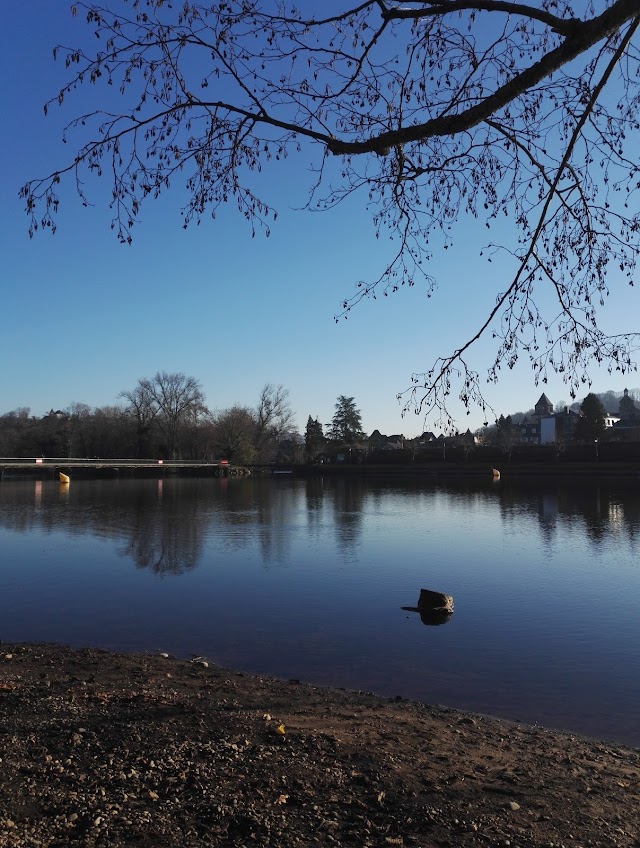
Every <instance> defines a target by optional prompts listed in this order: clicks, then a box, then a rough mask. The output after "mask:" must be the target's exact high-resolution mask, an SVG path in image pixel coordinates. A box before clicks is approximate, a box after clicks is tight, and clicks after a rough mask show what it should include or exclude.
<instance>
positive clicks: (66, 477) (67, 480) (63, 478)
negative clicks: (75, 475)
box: [58, 471, 71, 483]
mask: <svg viewBox="0 0 640 848" xmlns="http://www.w3.org/2000/svg"><path fill="white" fill-rule="evenodd" d="M58 474H59V476H60V482H61V483H70V482H71V478H70V477H69V475H68V474H63V473H62V471H59V472H58Z"/></svg>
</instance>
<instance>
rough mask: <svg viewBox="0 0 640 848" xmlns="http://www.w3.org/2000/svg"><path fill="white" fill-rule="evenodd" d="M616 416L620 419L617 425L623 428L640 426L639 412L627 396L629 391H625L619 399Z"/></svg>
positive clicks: (631, 399)
mask: <svg viewBox="0 0 640 848" xmlns="http://www.w3.org/2000/svg"><path fill="white" fill-rule="evenodd" d="M618 416H619V418H620V421H619V423H620V424H621V425H622V426H623V427H628V426H632V427H634V426H637V425H638V424H640V410H638V409H637V408H636V405H635V402H634V400H633V398H632V397H631V396H630V395H629V389H625V390H624V394H623V395H622V397H621V398H620V407H619V410H618Z"/></svg>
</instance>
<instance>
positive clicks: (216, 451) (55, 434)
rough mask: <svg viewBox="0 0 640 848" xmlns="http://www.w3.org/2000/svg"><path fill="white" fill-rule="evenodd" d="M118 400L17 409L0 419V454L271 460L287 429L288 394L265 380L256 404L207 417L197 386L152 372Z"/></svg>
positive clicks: (290, 423) (194, 382) (191, 380)
mask: <svg viewBox="0 0 640 848" xmlns="http://www.w3.org/2000/svg"><path fill="white" fill-rule="evenodd" d="M118 400H119V401H120V403H118V404H115V405H112V406H102V407H95V408H93V409H92V408H91V407H89V406H88V405H87V404H84V403H72V404H71V405H70V406H69V407H68V408H66V409H64V410H55V411H54V410H53V409H52V410H51V411H50V412H49V413H48V414H47V415H44V416H43V417H41V418H38V417H35V416H32V415H31V414H30V409H28V408H25V407H23V408H20V409H16V410H13V411H12V412H8V413H6V414H4V415H1V416H0V456H15V457H21V456H45V457H47V456H49V457H68V456H76V457H89V458H93V457H95V458H100V459H116V458H120V459H139V458H148V457H154V458H155V457H157V458H160V459H193V460H214V459H227V460H229V462H232V463H236V464H246V463H253V462H270V461H273V460H274V459H276V458H277V454H278V451H279V450H280V445H281V444H282V443H283V441H286V439H285V437H286V436H287V435H289V434H290V433H291V430H292V428H293V411H292V409H291V406H290V404H289V391H288V390H287V389H285V388H284V387H283V386H276V385H274V384H272V383H266V384H265V385H264V387H263V388H262V390H261V392H260V395H259V397H258V401H257V403H256V405H255V406H253V407H251V406H239V405H235V406H232V407H229V408H227V409H222V410H219V411H215V412H212V411H211V410H209V409H208V408H207V406H206V404H205V396H204V392H203V390H202V386H201V384H200V382H199V381H198V380H197V379H196V378H195V377H190V376H187V375H186V374H182V373H167V372H165V371H158V372H157V373H156V374H155V375H154V376H153V377H152V378H146V377H144V378H140V379H139V380H138V381H137V383H136V384H135V386H134V387H133V388H132V389H127V390H125V391H123V392H121V393H120V395H119V397H118Z"/></svg>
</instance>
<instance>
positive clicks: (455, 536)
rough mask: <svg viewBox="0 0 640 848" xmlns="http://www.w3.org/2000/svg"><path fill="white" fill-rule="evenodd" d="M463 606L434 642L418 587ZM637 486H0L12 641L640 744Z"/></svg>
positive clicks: (179, 482)
mask: <svg viewBox="0 0 640 848" xmlns="http://www.w3.org/2000/svg"><path fill="white" fill-rule="evenodd" d="M422 588H426V589H433V590H436V591H440V592H446V593H448V594H451V595H453V597H454V600H455V612H454V614H453V615H452V616H451V617H450V619H449V620H448V622H447V623H446V624H444V625H441V626H431V625H426V624H424V623H423V622H422V620H421V616H420V615H419V613H417V612H411V611H407V610H403V609H402V607H407V606H408V607H411V606H413V607H415V606H416V605H417V602H418V597H419V593H420V589H422ZM639 622H640V481H637V480H635V479H634V480H614V481H607V480H600V481H596V480H577V481H567V480H554V479H540V480H536V481H531V480H527V481H517V480H513V481H509V480H508V479H505V475H503V479H502V480H501V481H499V482H495V483H494V482H493V481H492V480H491V479H487V480H484V479H483V480H472V481H446V482H433V483H407V484H402V483H398V482H394V483H381V482H371V481H363V480H359V479H330V478H324V479H310V480H298V479H276V478H274V479H262V480H259V479H236V478H231V479H207V480H193V479H167V480H120V481H111V480H110V481H72V483H71V485H70V486H66V487H64V486H59V485H58V484H57V483H54V482H53V481H35V482H34V481H33V480H31V481H26V480H7V479H4V480H2V482H0V639H2V640H5V641H48V642H62V643H66V644H71V645H75V646H86V645H95V646H102V647H105V648H111V649H116V650H147V651H152V652H154V651H167V652H169V653H174V654H177V655H180V656H189V655H190V654H194V655H199V656H206V657H207V658H208V659H209V660H210V661H212V662H216V663H220V664H223V665H227V666H231V667H233V668H236V669H238V670H247V671H252V672H258V673H262V674H270V675H275V676H278V677H283V678H298V679H300V680H304V681H308V682H312V683H317V684H327V685H331V686H338V687H339V686H342V687H347V688H351V689H362V690H366V691H373V692H376V693H379V694H383V695H388V696H392V697H393V696H396V695H401V696H403V697H406V698H412V699H417V700H420V701H425V702H429V703H434V704H443V705H446V706H451V707H457V708H461V709H467V710H472V711H474V712H480V713H488V714H492V715H495V716H500V717H504V718H510V719H516V720H522V721H526V722H528V723H539V724H542V725H544V726H547V727H551V728H559V729H565V730H569V731H572V732H576V733H580V734H585V735H588V736H594V737H598V738H601V739H609V740H613V741H616V742H620V743H625V744H629V745H633V746H636V747H639V746H640V635H639Z"/></svg>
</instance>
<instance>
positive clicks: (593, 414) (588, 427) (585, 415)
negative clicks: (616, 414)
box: [575, 392, 607, 441]
mask: <svg viewBox="0 0 640 848" xmlns="http://www.w3.org/2000/svg"><path fill="white" fill-rule="evenodd" d="M580 412H581V413H582V417H581V418H580V420H579V421H578V423H577V424H576V430H575V435H576V438H577V439H584V440H585V441H588V440H591V439H598V438H600V436H602V435H603V434H604V432H605V430H606V424H605V418H606V416H607V411H606V409H605V408H604V406H603V404H602V401H601V400H600V398H599V397H598V396H597V395H594V394H593V392H589V394H588V395H587V396H586V398H585V399H584V400H583V401H582V404H581V405H580Z"/></svg>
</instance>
